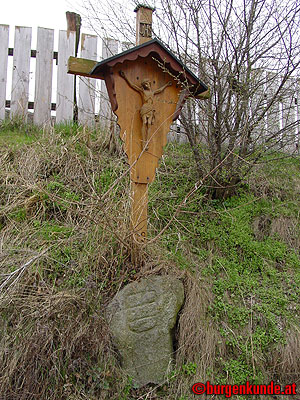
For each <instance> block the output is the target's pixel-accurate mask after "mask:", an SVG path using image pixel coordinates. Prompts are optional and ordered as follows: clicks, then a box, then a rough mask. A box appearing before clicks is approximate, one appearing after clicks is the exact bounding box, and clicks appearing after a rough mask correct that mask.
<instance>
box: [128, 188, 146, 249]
mask: <svg viewBox="0 0 300 400" xmlns="http://www.w3.org/2000/svg"><path fill="white" fill-rule="evenodd" d="M131 199H132V207H131V210H132V214H131V221H130V222H131V229H132V234H133V240H134V242H137V243H143V242H144V241H145V240H146V237H147V218H148V184H147V183H136V182H131Z"/></svg>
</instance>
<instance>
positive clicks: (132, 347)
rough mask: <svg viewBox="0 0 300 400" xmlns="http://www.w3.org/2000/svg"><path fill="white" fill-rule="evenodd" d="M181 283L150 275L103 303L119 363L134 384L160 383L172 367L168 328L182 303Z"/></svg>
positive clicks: (170, 278) (170, 334)
mask: <svg viewBox="0 0 300 400" xmlns="http://www.w3.org/2000/svg"><path fill="white" fill-rule="evenodd" d="M183 300H184V290H183V284H182V283H181V281H179V280H178V279H176V278H174V277H171V276H153V277H150V278H147V279H143V280H142V281H140V282H134V283H131V284H129V285H127V286H126V287H125V288H124V289H122V290H121V291H120V292H119V293H118V294H117V295H116V296H115V297H114V299H113V300H112V301H111V302H110V304H109V305H108V307H107V320H108V323H109V326H110V329H111V332H112V335H113V339H114V342H115V345H116V346H117V348H118V350H119V352H120V355H121V358H122V367H123V368H124V370H125V371H126V373H127V374H128V375H129V376H131V377H132V378H133V382H134V383H135V385H136V386H137V387H141V386H144V385H146V384H148V383H156V384H160V383H163V382H164V380H165V378H166V375H167V374H168V372H170V370H171V368H172V360H173V352H174V349H173V338H172V330H173V328H174V326H175V323H176V318H177V314H178V312H179V310H180V308H181V306H182V304H183Z"/></svg>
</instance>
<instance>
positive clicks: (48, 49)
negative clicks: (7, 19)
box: [0, 25, 118, 125]
mask: <svg viewBox="0 0 300 400" xmlns="http://www.w3.org/2000/svg"><path fill="white" fill-rule="evenodd" d="M75 36H76V34H75V32H67V31H59V40H58V51H54V30H53V29H46V28H38V30H37V42H36V43H37V44H36V50H32V49H31V41H32V29H31V28H29V27H16V28H15V36H14V47H13V48H9V26H8V25H0V120H3V119H5V115H6V114H7V113H6V112H5V111H6V110H10V113H9V114H10V118H14V117H16V116H18V117H21V118H24V119H25V120H26V119H27V116H28V110H29V109H33V110H34V113H33V122H34V123H35V124H37V125H45V124H49V123H50V122H51V121H52V119H53V114H55V117H56V123H61V122H70V121H73V115H74V90H75V85H74V80H75V77H74V76H73V75H70V74H68V73H67V63H68V59H69V57H70V56H74V55H75ZM97 48H98V43H97V37H96V36H94V35H90V34H84V33H83V34H82V35H81V43H80V52H79V54H78V56H79V57H83V58H89V59H93V60H99V61H100V60H101V59H102V58H103V57H105V58H106V57H107V56H109V55H113V54H117V53H118V42H116V41H112V40H110V39H107V40H104V41H103V42H102V49H103V50H102V53H103V57H102V55H98V54H97ZM8 57H13V66H12V71H8V64H9V63H8ZM34 58H35V59H36V61H35V71H34V73H33V74H34V77H35V79H34V101H33V102H32V101H31V102H29V83H30V79H31V75H32V73H31V72H30V71H31V69H30V66H31V63H33V59H34ZM55 68H56V69H57V71H56V73H55V74H54V71H55ZM10 73H11V74H12V78H11V87H8V86H9V85H8V83H10V79H8V77H9V74H10ZM54 79H56V82H54ZM77 79H78V80H79V83H78V84H77V85H76V98H77V105H78V122H79V123H81V124H84V125H93V124H94V123H95V114H96V96H98V102H97V104H98V108H99V105H100V109H101V113H100V114H101V119H102V120H103V122H104V123H105V120H106V119H110V118H111V111H110V107H109V103H108V97H107V94H106V91H105V89H104V86H103V83H102V85H101V83H100V82H99V81H98V82H97V80H95V79H87V78H82V77H80V78H77ZM100 85H101V86H100ZM53 88H56V91H55V93H54V94H53V93H52V91H53ZM100 88H101V89H100ZM97 89H100V91H99V90H97ZM101 90H102V91H103V93H102V94H101ZM8 93H10V98H11V100H7V97H8ZM53 98H54V99H55V100H54V102H53V103H51V99H53ZM54 111H55V113H54ZM51 114H52V116H51Z"/></svg>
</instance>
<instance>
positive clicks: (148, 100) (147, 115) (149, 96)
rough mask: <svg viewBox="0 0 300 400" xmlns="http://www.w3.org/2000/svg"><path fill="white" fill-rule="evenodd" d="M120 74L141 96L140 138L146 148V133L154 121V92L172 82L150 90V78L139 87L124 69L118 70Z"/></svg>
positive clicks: (170, 83)
mask: <svg viewBox="0 0 300 400" xmlns="http://www.w3.org/2000/svg"><path fill="white" fill-rule="evenodd" d="M119 73H120V76H121V77H122V78H124V79H125V81H126V82H127V83H128V85H129V86H130V87H131V88H132V89H134V90H136V91H137V92H139V94H140V95H141V97H142V103H143V105H142V107H141V109H140V115H141V118H142V121H143V125H142V140H143V148H145V150H147V148H146V145H147V142H148V140H149V137H148V134H149V129H150V126H151V125H153V122H154V113H155V108H154V96H155V95H156V94H159V93H161V92H163V91H164V90H165V89H166V87H168V86H172V82H171V81H169V82H168V83H166V84H165V85H164V86H162V87H161V88H159V89H156V90H152V88H151V81H150V79H144V80H143V81H142V83H141V87H140V86H137V85H135V84H134V83H132V82H131V81H130V80H129V79H128V78H127V76H126V75H125V73H124V71H120V72H119Z"/></svg>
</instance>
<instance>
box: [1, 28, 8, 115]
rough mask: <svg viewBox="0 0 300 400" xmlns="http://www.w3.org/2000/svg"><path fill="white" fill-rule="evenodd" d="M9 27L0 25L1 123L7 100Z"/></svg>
mask: <svg viewBox="0 0 300 400" xmlns="http://www.w3.org/2000/svg"><path fill="white" fill-rule="evenodd" d="M8 33H9V26H8V25H0V60H1V63H0V121H1V120H4V119H5V100H6V82H7V61H8V56H7V54H8Z"/></svg>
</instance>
